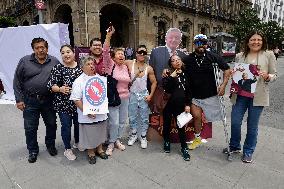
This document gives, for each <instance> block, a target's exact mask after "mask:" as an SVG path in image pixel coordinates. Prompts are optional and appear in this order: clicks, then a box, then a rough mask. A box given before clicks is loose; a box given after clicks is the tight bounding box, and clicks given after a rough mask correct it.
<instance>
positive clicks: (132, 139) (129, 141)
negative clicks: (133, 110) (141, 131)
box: [127, 134, 138, 146]
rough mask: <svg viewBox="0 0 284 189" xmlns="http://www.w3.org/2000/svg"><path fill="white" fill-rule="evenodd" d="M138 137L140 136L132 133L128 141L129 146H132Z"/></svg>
mask: <svg viewBox="0 0 284 189" xmlns="http://www.w3.org/2000/svg"><path fill="white" fill-rule="evenodd" d="M137 138H138V136H137V134H131V136H130V137H129V140H128V142H127V144H128V146H132V145H133V144H134V143H135V142H136V140H137Z"/></svg>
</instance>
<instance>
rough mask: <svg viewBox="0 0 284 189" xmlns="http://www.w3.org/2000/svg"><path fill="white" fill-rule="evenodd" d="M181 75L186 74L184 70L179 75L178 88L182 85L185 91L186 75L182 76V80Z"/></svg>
mask: <svg viewBox="0 0 284 189" xmlns="http://www.w3.org/2000/svg"><path fill="white" fill-rule="evenodd" d="M181 76H184V73H183V72H182V73H180V74H178V75H177V77H178V83H179V85H178V88H181V87H182V88H183V90H184V91H185V86H184V85H185V77H182V80H181Z"/></svg>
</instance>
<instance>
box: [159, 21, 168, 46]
mask: <svg viewBox="0 0 284 189" xmlns="http://www.w3.org/2000/svg"><path fill="white" fill-rule="evenodd" d="M165 39H166V23H165V22H163V21H159V22H158V46H163V45H165V44H166V42H165Z"/></svg>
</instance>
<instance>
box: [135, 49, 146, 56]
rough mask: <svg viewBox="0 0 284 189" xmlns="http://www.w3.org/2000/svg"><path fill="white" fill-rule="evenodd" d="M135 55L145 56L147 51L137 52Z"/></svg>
mask: <svg viewBox="0 0 284 189" xmlns="http://www.w3.org/2000/svg"><path fill="white" fill-rule="evenodd" d="M137 54H140V55H147V51H144V50H140V51H137Z"/></svg>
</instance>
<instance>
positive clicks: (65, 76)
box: [47, 64, 83, 115]
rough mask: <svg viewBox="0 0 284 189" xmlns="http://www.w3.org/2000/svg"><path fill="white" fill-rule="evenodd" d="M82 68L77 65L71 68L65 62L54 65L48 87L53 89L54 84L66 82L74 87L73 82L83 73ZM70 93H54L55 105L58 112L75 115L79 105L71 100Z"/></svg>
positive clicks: (59, 84)
mask: <svg viewBox="0 0 284 189" xmlns="http://www.w3.org/2000/svg"><path fill="white" fill-rule="evenodd" d="M82 72H83V71H82V69H81V68H80V67H79V66H78V65H77V66H76V67H75V68H69V67H66V66H64V65H63V64H57V65H55V66H54V67H53V69H52V70H51V74H50V79H49V82H48V84H47V88H48V89H49V90H51V88H52V86H53V85H57V86H58V87H61V86H63V85H64V84H65V85H67V86H68V87H71V88H72V85H73V82H74V81H75V79H77V78H78V77H79V76H80V75H81V74H82ZM69 98H70V94H63V93H54V98H53V107H54V109H55V110H56V112H59V113H65V114H69V115H74V113H76V112H77V107H76V105H75V103H74V102H73V100H69Z"/></svg>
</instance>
